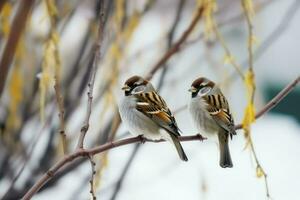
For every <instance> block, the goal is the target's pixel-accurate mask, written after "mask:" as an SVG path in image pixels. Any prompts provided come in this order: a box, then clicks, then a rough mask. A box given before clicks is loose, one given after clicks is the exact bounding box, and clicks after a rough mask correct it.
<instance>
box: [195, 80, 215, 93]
mask: <svg viewBox="0 0 300 200" xmlns="http://www.w3.org/2000/svg"><path fill="white" fill-rule="evenodd" d="M204 86H209V87H211V88H213V87H214V86H215V83H214V82H212V81H211V80H209V79H207V78H205V77H200V78H197V79H196V80H194V81H193V83H192V85H191V88H190V89H189V91H190V92H195V91H196V90H198V89H200V88H201V87H204Z"/></svg>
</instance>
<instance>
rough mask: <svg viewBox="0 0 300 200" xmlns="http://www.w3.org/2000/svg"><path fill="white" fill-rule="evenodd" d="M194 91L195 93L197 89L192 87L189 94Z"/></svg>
mask: <svg viewBox="0 0 300 200" xmlns="http://www.w3.org/2000/svg"><path fill="white" fill-rule="evenodd" d="M196 91H197V89H196V88H195V87H193V86H192V87H191V88H190V89H189V92H192V93H193V92H196Z"/></svg>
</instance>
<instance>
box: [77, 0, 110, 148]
mask: <svg viewBox="0 0 300 200" xmlns="http://www.w3.org/2000/svg"><path fill="white" fill-rule="evenodd" d="M100 4H101V5H100V20H99V29H98V38H97V43H96V47H95V55H94V61H93V68H92V72H91V77H90V80H89V83H88V88H89V90H88V93H87V95H88V105H87V112H86V117H85V122H84V125H83V126H82V128H81V130H80V137H79V139H78V144H77V148H81V149H82V148H83V142H84V138H85V135H86V133H87V131H88V129H89V121H90V116H91V113H92V102H93V89H94V83H95V76H96V72H97V67H98V64H99V60H100V57H101V43H102V40H103V32H104V31H103V30H104V8H103V1H100Z"/></svg>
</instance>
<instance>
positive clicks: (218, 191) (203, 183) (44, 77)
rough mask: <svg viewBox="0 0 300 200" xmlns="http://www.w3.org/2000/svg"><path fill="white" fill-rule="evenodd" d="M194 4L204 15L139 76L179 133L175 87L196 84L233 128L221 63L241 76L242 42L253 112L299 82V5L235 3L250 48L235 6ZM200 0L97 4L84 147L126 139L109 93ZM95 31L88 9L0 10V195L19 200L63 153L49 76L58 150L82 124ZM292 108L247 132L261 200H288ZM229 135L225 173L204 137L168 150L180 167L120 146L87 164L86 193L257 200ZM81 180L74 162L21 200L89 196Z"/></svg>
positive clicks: (231, 77)
mask: <svg viewBox="0 0 300 200" xmlns="http://www.w3.org/2000/svg"><path fill="white" fill-rule="evenodd" d="M203 1H206V2H208V5H211V6H212V8H211V12H208V11H206V12H205V13H204V15H203V16H202V18H201V19H200V20H199V22H197V24H196V26H195V27H194V29H193V30H192V32H191V33H190V34H189V36H188V38H187V39H186V40H185V41H184V42H183V44H182V45H181V47H180V49H179V51H178V52H176V53H174V54H173V55H172V57H171V58H170V59H168V60H167V62H166V63H164V64H163V65H162V67H161V68H160V69H159V70H157V71H156V72H155V73H154V75H153V78H152V80H151V82H152V83H153V84H154V86H155V87H156V88H157V89H159V93H160V94H161V96H162V97H163V98H164V99H165V100H166V102H167V104H168V106H169V108H170V109H171V110H172V111H173V113H174V115H175V118H176V119H177V123H178V126H179V127H180V129H181V130H182V132H183V135H192V134H196V133H197V130H196V128H195V127H194V125H193V123H192V120H191V117H190V115H189V112H188V110H187V109H186V107H185V106H186V105H187V103H188V102H189V99H190V95H189V93H188V92H187V90H188V88H189V87H190V85H191V83H192V81H193V80H194V79H196V78H198V77H200V76H205V77H208V78H210V79H211V80H213V81H214V82H216V83H218V84H219V86H220V87H221V88H222V90H223V93H224V94H225V96H226V97H227V99H228V101H229V104H230V106H231V111H232V113H233V115H234V118H235V122H236V123H237V124H239V123H241V122H242V121H243V116H244V111H245V107H246V106H247V103H248V102H247V94H246V87H245V84H244V81H243V80H242V79H241V77H240V76H239V74H238V73H237V71H236V70H235V68H234V67H233V66H232V63H233V62H235V63H237V64H238V65H239V66H240V68H241V70H242V71H243V73H245V72H246V70H247V68H248V49H247V48H248V42H249V40H250V42H252V43H253V49H254V57H253V69H254V72H255V81H256V93H255V101H254V103H255V110H256V111H259V110H261V108H263V106H264V105H265V104H266V103H267V102H268V101H269V100H271V99H272V98H273V97H274V96H275V95H276V94H277V93H278V92H279V91H280V90H281V89H283V88H284V87H285V86H286V85H287V84H288V83H289V82H291V81H292V80H294V79H295V78H297V77H298V76H299V75H300V66H299V63H300V62H299V61H300V58H299V55H298V54H299V53H298V52H299V51H298V47H299V46H300V40H299V35H300V28H299V22H300V12H298V11H299V7H300V1H298V0H246V2H248V3H249V4H250V5H252V8H253V11H254V13H252V15H251V16H252V17H251V19H252V23H253V37H251V39H249V33H248V28H247V22H246V18H245V13H244V11H243V8H242V3H241V1H240V0H218V1H213V0H203ZM24 2H26V3H24ZM201 2H202V1H201V0H198V1H195V0H164V1H162V0H114V1H113V0H111V1H107V0H104V14H105V16H104V20H105V30H104V35H103V41H102V47H101V58H100V61H99V65H98V66H97V67H98V69H97V72H96V79H95V85H94V94H93V95H94V98H93V105H92V113H91V119H90V127H89V130H88V132H87V136H86V139H85V142H84V146H85V148H92V147H95V146H98V145H101V144H104V143H106V142H108V141H112V140H118V139H121V138H126V137H130V134H129V133H128V132H127V130H126V127H124V126H123V125H122V123H120V119H119V117H118V115H117V113H118V107H117V105H118V103H119V102H120V101H121V100H122V98H123V93H122V91H121V89H120V88H121V87H122V85H123V83H124V81H125V80H126V79H127V78H128V77H130V76H132V75H141V76H147V75H148V74H149V72H150V71H151V70H152V69H153V67H154V66H155V65H156V63H157V62H158V61H159V60H160V59H161V58H162V57H163V56H164V54H165V53H166V52H167V51H168V49H170V47H171V46H172V45H173V44H174V43H176V41H178V39H179V38H181V36H182V34H183V33H184V31H185V30H187V28H188V27H189V25H190V24H191V21H192V20H193V18H194V17H195V15H196V14H197V12H198V7H199V5H202V4H201ZM251 2H252V4H251ZM202 3H203V2H202ZM22 7H24V9H23V12H26V11H24V10H26V8H25V7H27V10H28V11H27V12H28V14H27V15H21V18H19V20H15V19H16V16H17V15H18V12H21V11H20V10H22ZM212 20H213V21H212ZM214 23H215V24H216V28H213V25H212V24H214ZM98 24H99V1H98V0H82V1H79V0H72V1H50V0H35V1H34V0H30V1H25V0H19V1H16V0H1V1H0V55H1V57H0V58H1V61H0V64H1V65H0V66H1V68H0V70H1V73H2V75H1V76H0V77H1V79H2V80H1V82H4V85H3V91H2V92H1V93H0V95H1V96H0V98H1V99H0V139H1V140H0V142H1V145H0V196H1V198H2V199H20V198H21V197H22V196H23V195H24V194H25V192H26V191H28V189H29V188H30V187H31V186H32V185H33V184H34V183H35V182H36V181H37V180H38V179H39V178H40V177H41V176H42V175H43V174H44V173H45V172H46V171H47V170H48V169H49V168H50V167H51V166H53V165H54V164H55V163H56V162H57V161H58V160H59V159H60V158H62V157H63V148H62V141H61V137H60V134H59V130H60V119H59V115H58V114H59V108H58V104H57V101H56V95H55V89H54V87H53V86H54V84H55V83H57V82H56V81H57V80H58V81H59V88H60V92H61V96H62V99H63V101H62V102H63V106H64V112H65V113H64V124H65V132H66V138H67V141H66V146H67V152H68V153H72V152H74V150H75V148H76V144H77V141H78V138H79V134H80V129H81V127H82V126H83V125H84V119H85V115H86V106H87V100H88V98H87V95H86V93H87V90H88V87H87V84H88V80H89V77H90V76H91V71H92V63H93V58H94V57H93V55H94V51H95V48H94V44H95V43H96V40H97V31H98ZM22 27H24V28H22ZM216 33H219V35H220V36H221V40H220V37H217V34H216ZM9 38H12V39H9ZM10 43H12V44H13V43H16V44H15V48H9V47H12V46H11V45H8V47H7V44H10ZM224 45H225V46H226V48H227V49H228V50H229V52H230V55H228V54H226V51H225V49H224ZM7 49H9V50H7ZM6 51H10V53H11V54H12V55H13V59H11V62H10V63H9V64H7V62H6V66H8V69H9V70H8V73H7V78H6V79H4V78H3V77H4V76H3V75H4V71H3V70H4V67H5V59H7V58H8V56H7V55H8V54H5V52H6ZM299 102H300V88H299V87H296V88H295V89H294V90H293V91H292V92H291V93H290V94H289V95H288V96H287V97H286V98H285V99H284V100H283V101H282V102H280V103H279V104H278V105H277V106H276V107H275V108H274V109H273V110H272V111H271V112H269V113H267V114H265V115H263V116H262V117H261V118H259V119H258V120H257V121H255V123H254V124H253V125H252V126H251V135H252V140H253V144H254V147H255V150H256V154H257V157H258V159H259V162H260V165H261V166H262V168H263V169H264V171H265V172H266V174H267V175H268V176H267V177H268V187H269V193H270V196H271V197H272V198H273V199H297V198H298V195H299V191H298V187H297V186H299V185H300V171H299V169H300V160H299V156H300V148H299V144H300V134H299V133H300V114H299V113H300V106H299ZM237 133H238V134H237V136H235V137H234V138H233V140H231V141H230V148H231V154H232V159H233V164H234V167H233V168H231V169H223V168H220V167H219V165H218V159H219V153H218V146H217V143H216V141H215V140H213V139H208V140H206V141H203V142H199V141H191V142H184V143H182V144H183V147H184V149H185V152H186V153H187V156H188V158H189V162H187V163H185V162H181V161H180V160H179V159H178V156H177V155H176V152H175V150H174V148H173V147H172V145H170V144H169V143H159V144H156V143H145V144H130V145H126V146H122V147H119V148H115V149H112V150H110V151H108V152H105V153H102V154H99V155H95V156H94V161H95V162H96V166H95V169H96V174H95V193H96V197H97V198H98V199H107V200H115V199H122V200H135V199H139V200H140V199H143V200H147V199H152V200H153V199H157V200H160V199H174V200H175V199H190V200H196V199H197V200H198V199H207V200H215V199H230V200H232V199H249V200H252V199H265V198H266V187H265V181H264V178H263V177H260V178H259V174H257V172H256V163H255V160H254V159H253V154H252V152H251V151H250V150H249V148H248V147H247V146H246V143H247V141H246V140H245V137H244V132H243V130H239V131H238V132H237ZM90 177H91V169H90V164H89V162H88V161H87V160H86V159H79V160H76V161H75V162H73V163H72V164H71V165H68V166H67V167H65V168H64V169H62V170H61V171H60V172H59V173H58V174H57V175H56V176H55V177H54V178H53V179H52V180H51V181H49V182H48V183H47V184H46V185H45V186H44V187H43V188H42V189H41V190H40V191H39V192H38V193H37V194H36V195H35V196H34V197H33V199H40V200H43V199H54V198H55V199H70V200H71V199H90V198H91V197H90V196H91V195H90V193H89V190H90V185H89V180H90Z"/></svg>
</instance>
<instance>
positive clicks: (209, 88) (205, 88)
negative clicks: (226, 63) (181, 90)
mask: <svg viewBox="0 0 300 200" xmlns="http://www.w3.org/2000/svg"><path fill="white" fill-rule="evenodd" d="M210 90H211V87H204V88H201V89H200V90H199V92H198V95H199V96H204V95H206V94H208V93H209V92H210Z"/></svg>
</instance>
